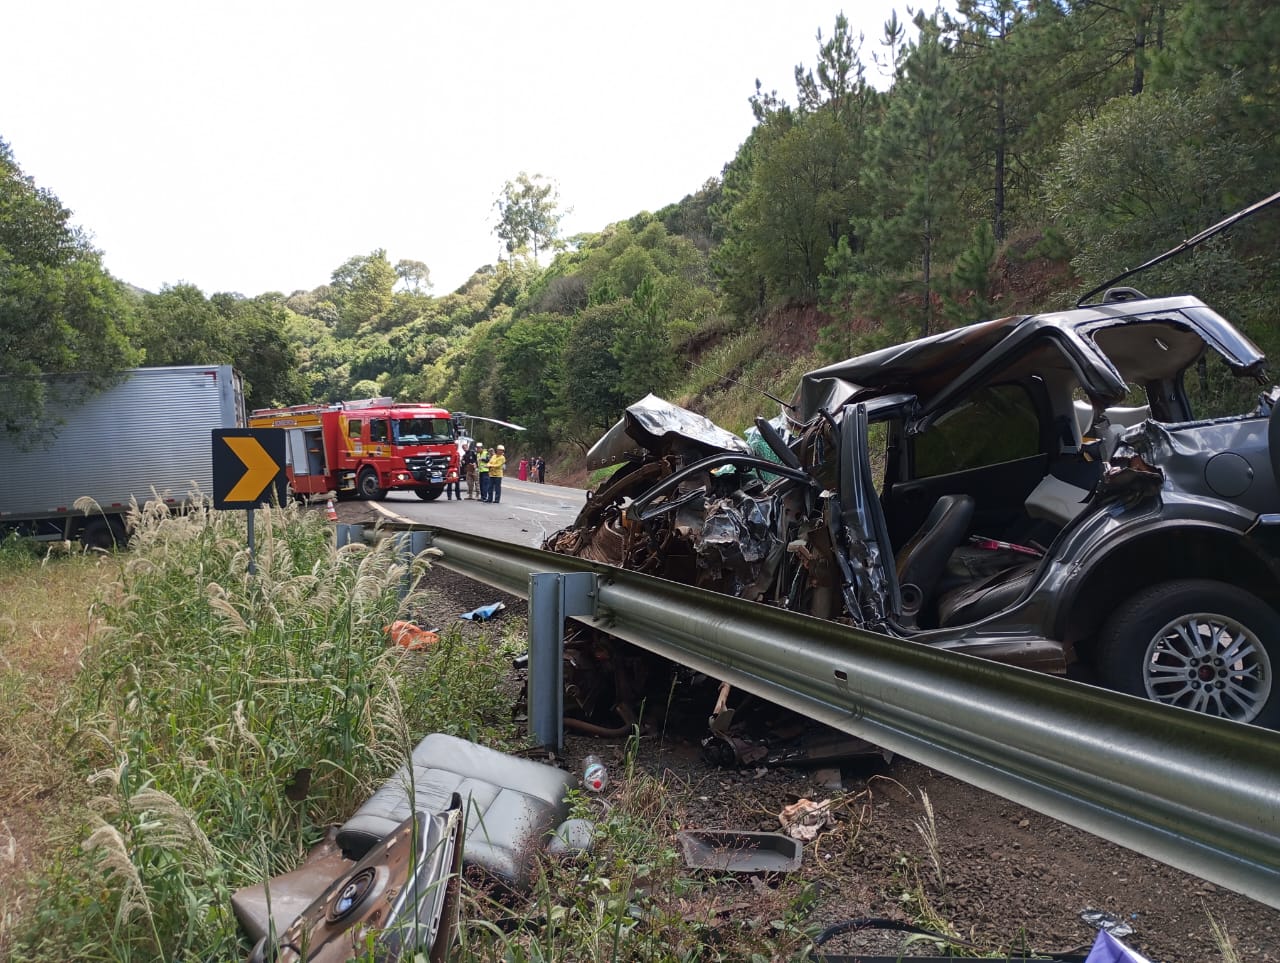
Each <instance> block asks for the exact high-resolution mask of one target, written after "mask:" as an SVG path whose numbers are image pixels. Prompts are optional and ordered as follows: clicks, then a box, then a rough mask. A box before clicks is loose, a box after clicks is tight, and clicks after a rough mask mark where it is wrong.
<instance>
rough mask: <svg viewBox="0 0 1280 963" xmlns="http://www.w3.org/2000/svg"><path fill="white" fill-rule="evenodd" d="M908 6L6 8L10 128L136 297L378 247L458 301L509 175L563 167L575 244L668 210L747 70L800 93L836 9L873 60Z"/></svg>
mask: <svg viewBox="0 0 1280 963" xmlns="http://www.w3.org/2000/svg"><path fill="white" fill-rule="evenodd" d="M895 5H896V6H898V7H899V9H900V10H901V9H904V8H903V6H902V4H901V2H898V3H897V4H895V2H894V0H845V2H843V3H842V2H840V0H773V2H769V0H735V2H725V0H684V2H673V0H648V2H645V3H617V2H614V3H610V2H608V0H595V2H552V0H543V2H541V3H532V2H524V3H521V2H518V0H494V2H487V3H485V2H472V3H470V4H467V3H465V2H463V3H457V2H455V3H448V4H446V3H439V2H429V0H419V2H410V0H365V2H362V3H357V2H330V0H307V2H302V0H248V2H242V0H216V2H200V3H197V2H195V0H108V2H104V0H75V2H71V0H39V2H17V3H10V4H6V8H7V9H6V10H5V12H4V14H3V17H2V18H0V19H2V22H3V24H4V32H5V41H4V44H3V48H4V49H3V54H0V138H2V139H4V140H6V141H8V143H9V145H10V147H11V148H12V150H13V153H14V156H15V158H16V160H17V162H18V164H19V165H21V167H22V169H23V171H24V173H26V174H28V175H29V176H31V177H33V178H34V179H35V180H36V183H37V184H38V185H40V186H41V187H47V188H48V189H50V190H52V191H53V193H54V194H56V195H57V196H58V198H59V199H60V200H61V201H62V203H63V204H64V205H66V206H67V207H69V208H70V209H71V210H72V211H73V212H74V215H73V220H74V221H75V223H77V224H79V225H80V226H82V227H84V228H85V229H87V230H88V231H89V232H90V234H91V235H92V237H93V239H94V243H95V245H96V246H97V247H98V248H100V249H101V250H102V251H103V252H104V256H105V262H106V265H107V268H108V269H109V270H110V271H111V272H112V273H113V274H115V275H116V276H117V277H119V278H121V279H122V280H125V281H128V282H131V283H133V284H136V285H138V286H140V287H143V288H146V289H148V290H152V291H155V290H159V288H160V287H161V286H162V285H164V284H174V283H178V282H180V281H187V282H190V283H193V284H196V285H198V286H199V287H200V288H201V289H202V290H203V291H204V292H205V293H206V294H213V293H214V292H218V291H237V292H239V293H241V294H244V295H246V296H253V295H257V294H261V293H263V292H265V291H273V290H276V291H284V292H285V293H290V292H292V291H294V290H297V289H299V288H303V289H310V288H314V287H316V286H317V285H320V284H324V283H326V282H327V281H328V280H329V276H330V274H331V273H332V272H333V270H334V269H335V268H337V267H338V266H339V265H341V264H342V263H343V262H344V261H346V260H347V259H348V258H349V257H351V256H353V255H362V254H368V253H369V252H370V251H372V250H374V249H376V248H385V249H386V251H387V256H388V258H390V260H391V262H392V263H393V264H394V263H395V262H396V261H397V260H399V259H401V258H411V259H414V260H419V261H424V262H426V264H427V265H428V267H430V268H431V273H432V280H433V282H434V284H435V289H434V290H435V293H436V294H444V293H447V292H449V291H452V290H454V289H455V288H457V287H458V286H459V285H461V284H462V283H463V282H464V281H465V280H466V279H467V278H468V277H469V276H470V275H471V273H472V272H473V271H474V270H475V269H476V268H477V267H479V266H481V265H482V264H486V263H492V262H493V261H495V260H496V258H497V256H498V251H499V242H498V240H497V239H496V238H495V237H494V235H493V223H494V212H493V202H494V199H495V198H496V197H497V195H498V192H499V191H500V190H501V188H502V185H503V183H504V182H505V181H507V180H511V179H514V177H515V176H516V175H517V174H518V173H519V172H520V171H522V170H523V171H527V172H529V173H530V174H535V173H541V174H543V175H545V176H547V177H549V178H552V179H554V180H555V181H556V182H557V183H558V185H559V189H560V197H561V204H562V206H563V207H571V208H572V213H571V214H570V215H569V216H568V217H566V218H565V220H564V222H563V224H562V229H563V232H564V233H565V234H573V233H576V232H580V231H597V230H600V229H601V228H603V227H604V226H605V225H606V224H609V223H611V222H613V221H618V220H621V219H623V218H627V217H630V216H631V215H633V214H636V213H638V212H640V211H642V210H657V209H658V208H660V207H663V206H664V205H666V204H669V203H672V202H674V201H678V200H680V198H682V197H683V196H685V195H686V194H689V193H692V192H694V191H696V190H697V189H698V188H699V187H700V186H701V185H702V184H703V183H704V182H705V181H706V180H707V179H708V178H710V177H714V176H717V175H718V174H719V173H720V170H721V168H722V167H723V165H724V164H725V163H726V162H728V161H729V160H731V159H732V157H733V155H734V153H735V151H736V150H737V148H738V146H739V144H741V143H742V141H743V140H744V139H745V138H746V136H747V134H748V133H749V132H750V130H751V126H752V124H753V118H752V116H751V110H750V106H749V105H748V102H747V99H748V97H750V96H751V94H752V93H753V92H754V90H755V81H756V78H757V77H758V78H759V79H760V80H761V82H762V83H763V85H764V89H765V90H777V91H778V93H779V94H780V95H782V96H783V97H784V98H785V99H786V100H787V101H788V102H789V103H794V102H795V99H796V98H795V82H794V78H793V70H794V67H795V66H796V65H797V64H800V63H803V64H804V65H805V66H806V67H809V68H812V67H813V66H814V64H815V62H816V60H817V50H818V44H817V41H816V33H817V31H818V29H819V28H821V29H822V32H823V36H824V37H827V36H829V35H830V33H831V29H832V26H833V25H834V23H835V18H836V14H837V13H838V12H839V11H840V10H841V9H844V10H845V12H846V13H847V14H848V15H849V17H850V20H851V21H852V22H853V24H854V27H855V30H861V31H863V32H864V33H865V34H866V37H867V42H866V45H865V46H864V48H863V53H864V59H865V60H866V61H867V63H868V64H869V65H870V63H871V52H872V50H877V51H878V50H879V49H880V48H879V46H878V41H879V38H880V36H881V34H882V24H883V23H884V21H885V19H886V18H887V17H888V15H889V13H890V11H891V10H892V9H893V8H894V7H895ZM874 74H875V68H874V67H873V66H872V67H869V75H871V76H872V79H873V80H876V82H877V84H878V85H883V83H882V82H881V81H879V80H877V79H876V78H875V76H874Z"/></svg>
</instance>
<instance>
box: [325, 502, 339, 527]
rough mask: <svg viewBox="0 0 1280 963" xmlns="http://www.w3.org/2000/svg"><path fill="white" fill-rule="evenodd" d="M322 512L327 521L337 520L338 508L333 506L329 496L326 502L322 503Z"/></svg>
mask: <svg viewBox="0 0 1280 963" xmlns="http://www.w3.org/2000/svg"><path fill="white" fill-rule="evenodd" d="M324 514H325V517H326V518H327V519H329V521H331V522H336V521H337V520H338V510H337V509H336V508H334V507H333V499H332V498H330V499H329V500H328V501H327V502H325V503H324Z"/></svg>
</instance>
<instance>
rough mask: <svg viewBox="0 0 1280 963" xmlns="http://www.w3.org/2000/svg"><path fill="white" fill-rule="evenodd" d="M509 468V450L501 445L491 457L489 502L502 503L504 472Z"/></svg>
mask: <svg viewBox="0 0 1280 963" xmlns="http://www.w3.org/2000/svg"><path fill="white" fill-rule="evenodd" d="M506 467H507V449H506V448H504V447H503V446H502V445H499V446H498V447H497V448H496V449H495V450H494V452H493V454H492V455H490V456H489V501H491V502H493V503H494V504H495V505H496V504H498V502H500V501H502V470H503V469H504V468H506Z"/></svg>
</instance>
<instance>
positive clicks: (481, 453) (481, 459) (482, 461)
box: [476, 445, 489, 502]
mask: <svg viewBox="0 0 1280 963" xmlns="http://www.w3.org/2000/svg"><path fill="white" fill-rule="evenodd" d="M476 471H477V473H478V474H479V477H480V501H482V502H487V501H488V500H489V450H488V449H487V448H485V446H484V445H480V446H479V447H478V448H476Z"/></svg>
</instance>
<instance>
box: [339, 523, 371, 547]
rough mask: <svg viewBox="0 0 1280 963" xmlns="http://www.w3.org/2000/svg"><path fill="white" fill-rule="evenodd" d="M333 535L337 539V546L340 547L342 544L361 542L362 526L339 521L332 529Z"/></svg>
mask: <svg viewBox="0 0 1280 963" xmlns="http://www.w3.org/2000/svg"><path fill="white" fill-rule="evenodd" d="M334 535H335V537H336V538H337V540H338V548H342V547H343V546H344V545H350V544H351V543H352V542H363V541H364V526H363V525H347V524H345V523H343V522H339V523H338V526H337V528H336V529H335V530H334Z"/></svg>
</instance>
